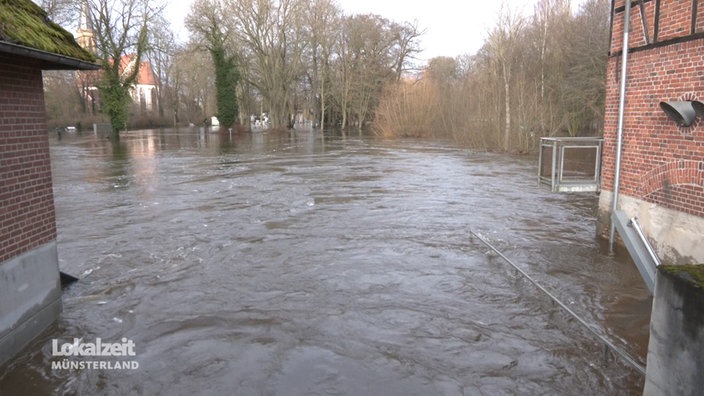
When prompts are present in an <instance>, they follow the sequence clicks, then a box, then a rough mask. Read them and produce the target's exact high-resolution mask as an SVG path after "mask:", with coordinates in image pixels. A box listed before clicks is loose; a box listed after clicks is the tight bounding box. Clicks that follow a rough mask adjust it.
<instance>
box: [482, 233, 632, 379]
mask: <svg viewBox="0 0 704 396" xmlns="http://www.w3.org/2000/svg"><path fill="white" fill-rule="evenodd" d="M469 233H470V235H471V236H473V237H475V238H477V239H478V240H479V241H480V242H481V243H483V244H484V245H485V246H486V247H488V248H489V249H491V250H492V251H493V252H494V253H496V254H497V255H499V257H501V258H502V259H503V260H504V261H505V262H507V263H508V264H510V265H511V266H512V267H513V268H514V269H515V270H517V271H518V272H520V274H521V275H523V277H524V278H525V279H527V280H528V281H529V282H530V283H532V284H533V286H535V287H536V288H538V290H540V291H541V292H543V294H545V295H546V296H548V297H549V298H550V299H551V300H552V302H553V303H555V304H557V305H559V306H560V307H561V308H562V309H563V310H564V311H565V312H567V313H568V314H569V315H570V316H572V318H574V319H575V320H577V322H579V324H581V325H582V326H584V328H586V329H587V330H589V332H590V333H592V335H594V336H595V337H596V338H598V339H599V340H600V341H601V342H602V344H603V345H604V358H605V359H606V358H607V357H608V352H609V351H611V352H612V353H614V354H615V355H616V356H618V357H619V358H621V360H623V361H624V362H625V363H626V364H628V365H629V366H631V367H633V368H634V369H635V370H637V371H638V372H639V373H640V374H641V375H645V366H643V365H642V364H640V363H638V362H637V361H636V359H635V358H633V357H632V356H631V355H630V354H629V353H628V352H626V351H625V350H623V349H621V348H619V347H618V346H616V344H614V343H613V342H611V340H609V339H608V338H607V337H606V336H605V335H603V334H602V332H601V331H599V330H597V329H595V328H594V327H593V326H592V325H591V324H589V323H588V322H587V321H586V320H584V319H583V318H582V317H581V316H579V315H577V313H576V312H574V311H573V310H572V309H571V308H570V307H569V306H567V304H565V303H564V302H562V301H560V300H559V299H558V298H557V297H556V296H555V295H554V294H552V293H551V292H550V291H548V290H547V289H546V288H545V287H543V286H542V285H541V284H539V283H538V282H537V281H536V280H534V279H533V278H532V277H531V276H530V275H529V274H528V273H527V272H526V271H524V270H523V269H522V268H521V267H519V266H518V265H516V264H515V263H514V262H513V261H511V260H510V259H509V258H508V257H506V256H505V255H504V254H503V253H501V251H499V250H498V249H497V248H495V247H494V246H493V245H492V244H491V243H489V241H487V240H486V239H485V238H484V237H482V236H481V235H479V234H477V233H476V232H474V231H472V230H470V231H469Z"/></svg>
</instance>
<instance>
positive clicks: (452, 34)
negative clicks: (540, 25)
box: [166, 0, 584, 60]
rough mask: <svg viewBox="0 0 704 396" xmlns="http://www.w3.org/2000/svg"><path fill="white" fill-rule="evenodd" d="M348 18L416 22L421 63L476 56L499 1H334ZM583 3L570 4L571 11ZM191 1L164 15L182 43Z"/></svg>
mask: <svg viewBox="0 0 704 396" xmlns="http://www.w3.org/2000/svg"><path fill="white" fill-rule="evenodd" d="M336 1H337V4H338V5H339V6H340V8H342V10H343V11H344V12H345V13H346V14H348V15H351V14H369V13H371V14H378V15H381V16H383V17H385V18H388V19H391V20H393V21H396V22H411V23H412V22H414V21H417V23H418V27H419V28H420V29H421V30H425V34H424V35H423V36H421V38H420V46H421V49H422V50H423V52H422V53H421V54H419V58H420V60H428V59H430V58H433V57H435V56H450V57H455V56H458V55H462V54H474V53H476V52H477V51H478V50H479V49H480V47H481V46H482V44H483V43H484V39H485V38H486V36H487V33H488V31H489V30H490V29H491V28H493V27H494V26H495V24H496V21H497V16H498V14H499V11H500V9H501V4H502V0H336ZM537 1H538V0H505V2H506V4H507V5H508V6H509V7H510V9H511V12H515V13H521V14H522V15H532V13H533V7H534V5H535V4H536V3H537ZM583 1H584V0H572V3H573V8H574V9H577V5H578V4H581V3H582V2H583ZM191 2H192V0H182V1H179V2H175V1H172V2H169V3H168V4H167V6H166V13H167V15H168V16H169V19H170V20H171V22H172V28H173V29H174V31H176V32H177V35H178V38H179V39H180V40H181V41H186V39H187V38H188V33H187V32H186V30H185V28H184V27H183V20H184V18H185V17H186V15H187V14H188V12H189V11H190V8H191V7H190V4H191Z"/></svg>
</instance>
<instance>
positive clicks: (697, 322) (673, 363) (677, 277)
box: [643, 266, 704, 396]
mask: <svg viewBox="0 0 704 396" xmlns="http://www.w3.org/2000/svg"><path fill="white" fill-rule="evenodd" d="M688 267H689V268H688ZM694 268H696V266H676V267H660V269H659V270H658V277H657V281H656V286H655V296H654V299H653V313H652V317H651V321H650V342H649V344H648V363H647V369H646V381H645V388H644V391H643V394H644V395H658V396H660V395H677V396H681V395H701V394H702V390H703V389H704V375H702V370H703V368H704V305H702V304H701V301H704V288H702V283H701V282H702V279H701V277H700V278H699V279H697V278H696V277H692V276H691V275H690V273H689V272H688V271H689V270H690V269H694ZM702 268H704V267H702ZM695 271H696V272H699V273H700V274H704V270H695Z"/></svg>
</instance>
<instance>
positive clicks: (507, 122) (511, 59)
mask: <svg viewBox="0 0 704 396" xmlns="http://www.w3.org/2000/svg"><path fill="white" fill-rule="evenodd" d="M523 26H524V20H523V19H522V18H521V17H519V16H514V15H512V14H511V12H510V11H509V10H508V8H507V7H506V5H505V3H504V5H503V6H502V11H501V14H500V16H499V24H498V26H496V27H495V28H494V30H493V31H491V32H490V33H489V38H488V41H487V44H486V46H487V50H488V52H489V54H490V55H491V56H492V57H493V59H494V63H495V65H496V67H497V68H498V70H499V73H500V75H501V80H502V83H503V89H504V134H503V148H504V150H506V151H509V150H510V149H511V83H512V76H513V70H514V67H515V61H516V50H517V49H518V48H519V46H518V40H519V37H520V34H521V31H522V29H523Z"/></svg>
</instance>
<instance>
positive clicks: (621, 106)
mask: <svg viewBox="0 0 704 396" xmlns="http://www.w3.org/2000/svg"><path fill="white" fill-rule="evenodd" d="M624 8H625V10H624V11H625V12H624V14H625V15H624V17H623V19H624V20H623V47H622V48H621V56H622V58H623V59H622V62H621V92H620V94H619V95H620V96H619V103H618V132H617V133H618V135H617V138H616V166H615V168H616V170H615V172H614V197H613V205H612V207H611V229H610V230H609V252H611V253H613V251H614V237H615V233H616V228H615V223H614V221H615V220H614V215H615V213H616V210H617V209H618V190H619V184H620V181H621V147H622V146H623V123H624V121H623V118H624V112H625V107H626V78H627V77H628V31H629V30H630V28H631V26H630V25H631V0H626V1H625V4H624Z"/></svg>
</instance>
